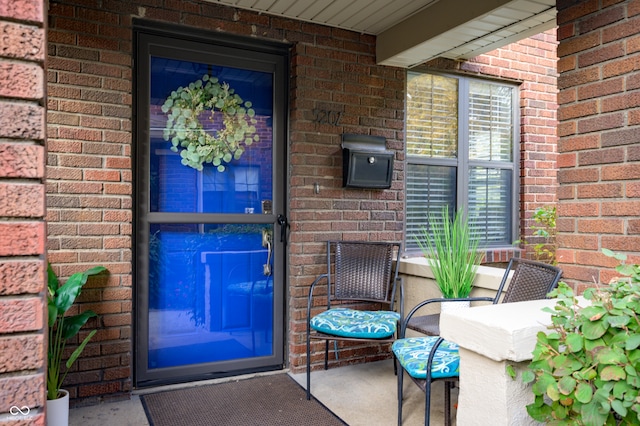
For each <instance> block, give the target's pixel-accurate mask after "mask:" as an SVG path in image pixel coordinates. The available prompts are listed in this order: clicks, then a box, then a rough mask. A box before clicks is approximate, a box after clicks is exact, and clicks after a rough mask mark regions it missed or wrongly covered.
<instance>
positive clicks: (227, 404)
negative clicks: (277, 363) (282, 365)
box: [141, 374, 346, 426]
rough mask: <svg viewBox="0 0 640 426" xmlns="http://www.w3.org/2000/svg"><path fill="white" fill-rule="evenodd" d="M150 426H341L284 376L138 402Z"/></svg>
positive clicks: (157, 395) (163, 394) (159, 395)
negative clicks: (142, 407)
mask: <svg viewBox="0 0 640 426" xmlns="http://www.w3.org/2000/svg"><path fill="white" fill-rule="evenodd" d="M141 400H142V405H143V406H144V410H145V413H146V414H147V418H148V419H149V423H150V425H151V426H177V425H185V426H187V425H188V426H199V425H203V426H205V425H206V426H211V425H224V426H227V425H228V426H236V425H237V426H248V425H256V426H257V425H260V426H263V425H292V426H300V425H318V426H331V425H336V426H344V425H346V423H345V422H343V421H342V420H340V419H339V418H338V417H337V416H336V415H335V414H333V413H332V412H331V411H329V410H328V409H327V408H326V407H325V406H324V405H322V404H321V403H320V402H318V401H317V400H316V399H314V398H313V396H312V397H311V400H310V401H307V397H306V391H305V390H304V388H302V386H300V385H299V384H298V383H297V382H296V381H295V380H293V379H292V378H291V377H289V375H287V374H274V375H268V376H261V377H255V378H251V379H244V380H237V381H233V382H226V383H220V384H215V385H203V386H195V387H192V388H186V389H178V390H172V391H165V392H158V393H153V394H148V395H142V396H141Z"/></svg>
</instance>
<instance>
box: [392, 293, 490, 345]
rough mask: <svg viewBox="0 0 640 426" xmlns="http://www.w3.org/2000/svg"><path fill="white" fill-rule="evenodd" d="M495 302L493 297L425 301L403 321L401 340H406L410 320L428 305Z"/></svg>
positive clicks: (442, 298) (440, 298)
mask: <svg viewBox="0 0 640 426" xmlns="http://www.w3.org/2000/svg"><path fill="white" fill-rule="evenodd" d="M493 300H494V298H493V297H459V298H456V299H447V298H444V297H439V298H436V299H427V300H423V301H422V302H420V303H418V304H417V305H416V306H414V307H413V309H411V310H410V311H409V313H408V314H407V316H406V317H405V318H404V320H403V321H402V324H401V326H400V338H404V335H405V332H406V331H407V324H408V323H409V320H410V319H411V317H413V315H414V314H415V313H416V312H418V310H420V308H422V307H424V306H426V305H429V304H431V303H442V302H493Z"/></svg>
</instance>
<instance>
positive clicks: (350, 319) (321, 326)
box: [311, 308, 400, 339]
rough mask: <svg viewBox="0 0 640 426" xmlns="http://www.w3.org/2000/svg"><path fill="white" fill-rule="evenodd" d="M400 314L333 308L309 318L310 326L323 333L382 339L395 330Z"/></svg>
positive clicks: (391, 334)
mask: <svg viewBox="0 0 640 426" xmlns="http://www.w3.org/2000/svg"><path fill="white" fill-rule="evenodd" d="M399 320H400V314H399V313H397V312H391V311H358V310H356V309H346V308H334V309H329V310H327V311H324V312H322V313H320V314H318V315H316V316H315V317H313V318H311V328H313V329H314V330H316V331H319V332H321V333H325V334H331V335H333V336H341V337H357V338H360V339H384V338H387V337H390V336H393V334H394V333H395V332H396V327H397V325H398V321H399Z"/></svg>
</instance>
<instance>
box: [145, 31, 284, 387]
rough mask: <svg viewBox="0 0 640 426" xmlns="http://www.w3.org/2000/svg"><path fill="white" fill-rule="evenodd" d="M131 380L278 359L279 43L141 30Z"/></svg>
mask: <svg viewBox="0 0 640 426" xmlns="http://www.w3.org/2000/svg"><path fill="white" fill-rule="evenodd" d="M136 52H137V55H136V64H135V65H136V82H135V88H136V92H135V93H136V96H135V102H136V111H137V121H136V123H137V125H136V138H135V144H136V171H137V173H136V209H137V214H136V259H135V270H136V273H135V277H136V282H135V288H136V336H135V342H136V345H135V358H136V373H135V377H136V384H137V385H138V386H144V385H151V384H158V383H170V382H179V381H186V380H193V379H202V378H211V377H219V376H224V375H233V374H239V373H246V372H250V371H260V370H269V369H278V368H282V366H283V362H284V360H283V352H284V349H283V348H284V336H285V333H284V328H285V321H284V283H285V268H284V254H285V241H286V217H285V205H286V203H285V180H284V177H285V176H284V175H285V174H284V173H283V172H284V170H286V167H285V158H286V157H285V146H286V143H285V138H286V131H285V125H286V118H285V117H286V94H287V87H286V81H287V79H286V64H287V56H286V49H283V48H282V46H265V45H261V44H259V43H256V42H254V41H250V42H246V41H244V40H242V39H226V38H224V37H220V36H215V37H213V38H207V37H203V38H194V37H192V36H189V35H185V34H183V33H171V32H163V33H156V32H155V31H153V30H147V29H144V28H142V29H141V28H140V27H138V31H137V32H136Z"/></svg>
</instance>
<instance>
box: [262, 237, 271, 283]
mask: <svg viewBox="0 0 640 426" xmlns="http://www.w3.org/2000/svg"><path fill="white" fill-rule="evenodd" d="M272 243H273V234H272V232H271V230H270V229H267V228H263V229H262V247H264V248H266V249H267V263H265V264H264V265H262V273H263V274H264V275H266V276H267V277H268V276H270V275H271V253H272V252H273V244H272Z"/></svg>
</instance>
